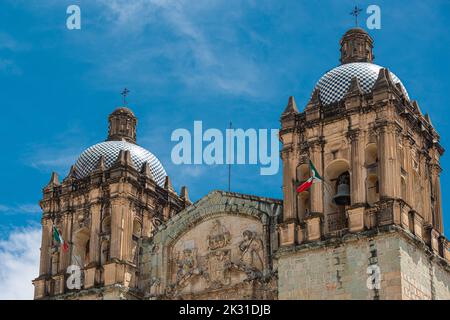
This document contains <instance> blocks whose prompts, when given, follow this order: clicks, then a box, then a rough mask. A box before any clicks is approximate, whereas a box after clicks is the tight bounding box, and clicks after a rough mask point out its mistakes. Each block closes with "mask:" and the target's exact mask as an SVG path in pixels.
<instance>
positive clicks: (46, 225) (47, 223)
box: [39, 218, 53, 276]
mask: <svg viewBox="0 0 450 320" xmlns="http://www.w3.org/2000/svg"><path fill="white" fill-rule="evenodd" d="M52 225H53V223H52V220H51V219H50V218H42V242H41V258H40V265H39V275H40V276H42V275H47V274H49V273H50V247H51V245H52Z"/></svg>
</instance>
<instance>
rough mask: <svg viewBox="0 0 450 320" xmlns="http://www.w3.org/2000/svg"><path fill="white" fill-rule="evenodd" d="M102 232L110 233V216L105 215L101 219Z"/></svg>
mask: <svg viewBox="0 0 450 320" xmlns="http://www.w3.org/2000/svg"><path fill="white" fill-rule="evenodd" d="M102 232H103V233H110V232H111V217H110V216H106V217H105V218H103V221H102Z"/></svg>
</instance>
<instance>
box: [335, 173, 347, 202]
mask: <svg viewBox="0 0 450 320" xmlns="http://www.w3.org/2000/svg"><path fill="white" fill-rule="evenodd" d="M349 180H350V177H349V175H348V174H342V175H340V176H339V177H338V180H337V182H338V186H337V192H336V194H335V195H334V197H333V202H334V203H335V204H337V205H338V206H348V205H350V185H349Z"/></svg>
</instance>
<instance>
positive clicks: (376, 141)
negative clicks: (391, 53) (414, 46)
mask: <svg viewBox="0 0 450 320" xmlns="http://www.w3.org/2000/svg"><path fill="white" fill-rule="evenodd" d="M340 45H341V49H340V52H341V58H340V61H341V65H339V66H337V67H336V68H334V69H332V70H330V71H329V72H327V73H326V74H325V75H323V76H322V78H321V79H320V80H319V81H318V82H317V84H316V86H315V88H314V90H313V92H312V95H311V98H310V99H309V101H308V103H307V104H306V106H305V108H304V109H303V110H299V108H298V107H297V104H296V102H295V100H294V98H293V97H290V98H289V101H288V104H287V107H286V108H285V110H284V112H283V113H282V115H281V130H280V140H281V142H282V146H283V147H282V151H281V157H282V162H283V193H284V199H283V222H282V223H281V224H279V225H278V230H279V235H280V246H281V249H280V250H279V251H278V253H277V255H278V266H279V269H278V272H279V286H278V291H279V298H280V299H442V298H446V299H449V298H450V267H449V262H450V252H449V242H448V240H447V239H446V238H445V237H444V235H443V227H442V206H441V187H440V182H439V175H440V172H441V167H440V157H441V156H442V154H443V152H444V150H443V148H442V146H441V145H440V143H439V139H440V137H439V135H438V133H437V132H436V130H435V129H434V127H433V124H432V123H431V120H430V117H429V116H428V115H427V114H423V113H422V111H421V110H420V108H419V105H418V103H417V102H416V101H414V100H411V99H410V97H409V95H408V93H407V91H406V89H405V87H404V86H403V84H402V82H401V81H400V79H399V78H397V77H396V76H395V75H394V74H393V73H392V72H390V71H389V70H388V69H387V68H383V67H381V66H379V65H376V64H374V63H373V53H372V49H373V40H372V38H371V37H370V35H369V34H368V33H367V32H366V31H364V30H363V29H361V28H353V29H350V30H349V31H347V32H346V33H345V34H344V36H343V37H342V39H341V41H340ZM309 161H311V162H312V163H313V165H314V166H315V168H316V169H317V170H318V172H319V174H320V175H321V177H322V179H323V180H322V181H321V182H319V183H315V184H313V185H312V187H311V188H310V189H308V190H307V191H304V192H301V193H297V192H296V186H298V185H299V184H301V183H302V182H304V181H306V180H307V179H308V178H309V177H310V175H311V169H310V165H309ZM293 274H298V279H297V278H296V279H295V280H293V278H292V275H293ZM369 277H372V278H369ZM368 279H369V280H368Z"/></svg>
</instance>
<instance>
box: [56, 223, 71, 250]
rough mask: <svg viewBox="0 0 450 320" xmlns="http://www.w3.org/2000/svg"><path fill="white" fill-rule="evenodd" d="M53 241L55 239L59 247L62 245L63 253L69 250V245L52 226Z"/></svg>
mask: <svg viewBox="0 0 450 320" xmlns="http://www.w3.org/2000/svg"><path fill="white" fill-rule="evenodd" d="M53 239H55V241H56V242H58V243H59V244H60V245H62V248H63V250H64V251H67V250H69V245H68V244H67V242H65V241H64V239H63V237H62V236H61V234H60V233H59V231H58V229H56V227H55V226H53Z"/></svg>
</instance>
